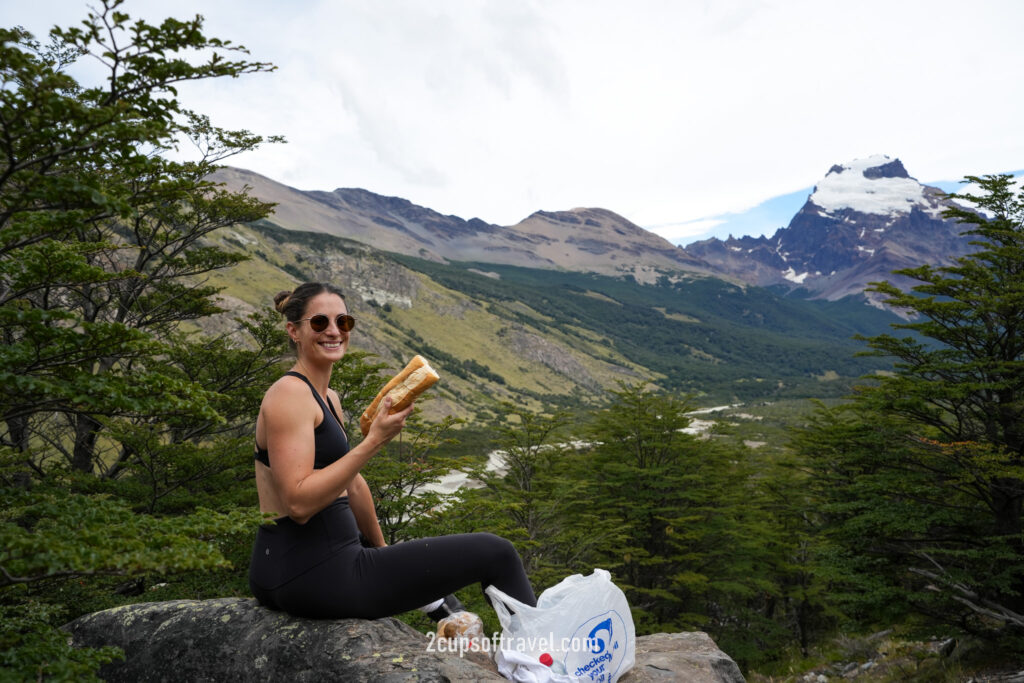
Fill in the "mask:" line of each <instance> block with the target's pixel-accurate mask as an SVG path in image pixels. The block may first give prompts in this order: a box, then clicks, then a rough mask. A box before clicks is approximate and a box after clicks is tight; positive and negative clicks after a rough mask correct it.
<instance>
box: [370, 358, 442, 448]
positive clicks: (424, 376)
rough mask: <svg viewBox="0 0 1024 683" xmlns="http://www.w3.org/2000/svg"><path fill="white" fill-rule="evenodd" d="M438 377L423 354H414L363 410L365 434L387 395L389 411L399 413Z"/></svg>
mask: <svg viewBox="0 0 1024 683" xmlns="http://www.w3.org/2000/svg"><path fill="white" fill-rule="evenodd" d="M438 379H440V377H438V374H437V373H436V372H435V371H434V369H433V368H432V367H430V363H428V362H427V360H426V359H425V358H424V357H423V356H420V355H417V356H414V357H413V359H412V360H411V361H409V364H408V365H406V366H405V367H404V368H403V369H402V371H401V372H399V373H398V374H397V375H395V376H394V377H392V378H391V380H390V381H388V383H387V384H385V385H384V388H382V389H381V390H380V391H379V392H378V393H377V397H376V398H374V399H373V402H372V403H370V405H369V407H368V408H367V409H366V410H364V411H363V414H362V416H361V417H360V418H359V427H360V429H362V430H363V434H366V433H367V432H368V431H370V423H371V422H373V418H374V417H375V416H376V415H377V410H378V409H379V408H380V406H381V403H383V401H384V398H385V397H386V396H391V410H390V411H388V412H389V413H392V414H393V413H397V412H398V411H400V410H404V409H405V408H406V407H408V405H409V404H410V403H412V402H413V401H414V400H415V399H416V397H417V396H419V395H420V394H422V393H423V392H424V391H426V390H427V389H428V388H430V387H431V386H432V385H433V384H434V383H435V382H436V381H437V380H438Z"/></svg>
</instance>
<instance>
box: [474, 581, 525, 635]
mask: <svg viewBox="0 0 1024 683" xmlns="http://www.w3.org/2000/svg"><path fill="white" fill-rule="evenodd" d="M484 593H486V594H487V595H489V596H490V598H491V607H492V608H494V611H495V612H496V613H497V615H498V621H499V622H500V623H501V626H502V628H508V627H509V624H511V622H512V612H510V611H509V607H510V606H511V607H512V609H514V610H515V611H516V613H517V614H524V613H526V612H528V611H531V610H534V609H536V608H535V607H531V606H530V605H527V604H526V603H525V602H520V601H519V600H516V599H515V598H513V597H512V596H511V595H509V594H507V593H505V592H503V591H502V590H501V589H500V588H498V587H497V586H488V587H487V588H485V589H484Z"/></svg>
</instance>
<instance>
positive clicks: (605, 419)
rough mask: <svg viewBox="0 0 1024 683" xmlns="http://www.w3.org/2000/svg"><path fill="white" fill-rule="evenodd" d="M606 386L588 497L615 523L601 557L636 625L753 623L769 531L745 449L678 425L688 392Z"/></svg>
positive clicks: (737, 627) (765, 572)
mask: <svg viewBox="0 0 1024 683" xmlns="http://www.w3.org/2000/svg"><path fill="white" fill-rule="evenodd" d="M612 394H613V396H612V400H611V402H610V404H609V405H608V406H607V407H605V408H602V409H600V410H599V411H597V412H596V414H595V416H594V419H593V420H592V422H591V424H590V426H589V429H588V430H587V437H588V440H589V441H590V442H591V443H593V444H594V446H593V453H592V455H591V456H590V458H589V460H588V463H587V465H588V469H589V471H590V477H591V479H592V480H593V481H594V482H595V495H594V496H593V497H592V499H591V501H590V504H591V506H593V507H595V508H597V509H599V510H600V511H601V514H602V515H604V516H606V517H609V518H611V519H615V520H617V521H618V523H619V525H620V531H621V536H620V537H619V538H618V539H616V540H617V542H616V543H615V544H614V545H611V546H605V547H604V548H602V559H603V561H604V562H605V563H606V564H605V566H607V567H608V568H609V569H613V570H614V571H615V572H616V577H617V578H618V579H620V580H622V581H623V582H624V587H625V588H626V589H627V595H628V596H629V597H630V605H631V607H632V608H633V610H634V618H635V619H637V621H638V629H639V630H643V631H654V630H665V629H668V630H678V629H680V628H694V627H704V628H707V629H709V630H711V631H714V632H717V634H718V635H726V634H727V633H728V635H727V637H732V636H738V635H740V632H744V631H750V630H757V629H758V628H760V627H759V626H758V627H753V625H752V620H755V618H756V613H757V610H758V609H761V608H762V606H761V604H760V603H761V599H760V596H761V595H763V594H764V593H766V592H771V591H773V590H775V587H774V585H773V584H772V583H771V579H770V576H771V573H770V567H771V562H770V560H769V558H770V554H771V552H772V541H773V539H774V536H775V534H773V533H772V532H771V530H770V529H769V527H768V525H767V521H766V517H765V516H764V515H762V514H760V509H759V497H758V494H757V489H756V488H755V487H754V486H753V485H752V480H751V473H750V471H749V470H748V468H747V466H746V463H745V457H744V456H743V454H741V453H739V452H732V451H730V450H728V449H726V448H724V447H722V446H720V445H719V444H717V443H716V442H714V441H712V440H700V439H698V438H697V437H695V436H693V435H692V434H688V433H686V431H685V429H686V427H687V426H688V425H689V424H690V421H691V418H690V417H689V416H688V414H687V413H689V412H690V410H691V409H692V406H691V403H690V399H689V398H683V399H680V398H677V397H675V396H672V395H670V394H664V393H661V392H658V391H653V390H650V389H648V388H645V387H644V386H642V385H633V386H625V385H624V386H622V387H621V388H620V389H619V390H618V391H615V392H612ZM748 635H749V634H748ZM744 637H746V636H744ZM755 638H756V636H755ZM736 646H738V641H737V645H736ZM745 647H746V646H745ZM734 656H735V655H734Z"/></svg>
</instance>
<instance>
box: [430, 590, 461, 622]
mask: <svg viewBox="0 0 1024 683" xmlns="http://www.w3.org/2000/svg"><path fill="white" fill-rule="evenodd" d="M465 611H466V608H465V607H463V606H462V603H461V602H459V599H458V598H457V597H455V596H454V595H452V594H448V595H446V596H444V600H443V602H442V603H441V604H440V605H439V606H438V607H435V608H434V609H432V610H430V611H429V612H427V616H428V617H430V618H431V619H433V620H434V621H441V620H442V619H444V618H445V617H447V616H450V615H452V614H455V613H456V612H465Z"/></svg>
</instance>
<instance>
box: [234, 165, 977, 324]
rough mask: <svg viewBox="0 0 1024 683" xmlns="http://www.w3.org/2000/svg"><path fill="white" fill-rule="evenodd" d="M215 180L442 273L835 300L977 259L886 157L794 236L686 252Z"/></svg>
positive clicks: (601, 232) (818, 189)
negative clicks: (904, 271)
mask: <svg viewBox="0 0 1024 683" xmlns="http://www.w3.org/2000/svg"><path fill="white" fill-rule="evenodd" d="M214 179H215V180H218V181H220V182H224V183H225V184H226V185H227V186H228V187H229V188H232V189H241V188H242V187H249V188H250V191H251V193H252V194H254V195H255V196H258V197H260V198H261V199H265V200H268V201H274V202H277V203H278V205H277V207H276V209H275V213H274V215H273V217H272V218H271V220H272V222H273V223H274V224H276V225H279V226H281V227H284V228H286V229H289V230H302V231H312V232H322V233H327V234H331V235H336V236H340V237H345V238H348V239H352V240H356V241H359V242H363V243H365V244H369V245H371V246H373V247H374V248H376V249H380V250H383V251H388V252H393V253H399V254H405V255H409V256H415V257H417V258H423V259H429V260H434V261H437V262H441V263H446V262H453V261H454V262H476V263H481V264H487V263H494V264H502V265H511V266H520V267H527V268H540V269H555V270H570V271H579V272H592V273H600V274H603V275H611V276H617V277H623V276H627V277H631V278H633V279H634V280H636V281H637V282H639V283H641V284H652V283H655V282H658V281H659V280H661V279H664V278H667V279H668V280H670V281H679V280H687V279H693V278H700V277H708V276H713V277H718V278H722V279H725V280H727V281H730V282H736V283H744V284H750V285H756V286H775V287H779V288H782V289H783V290H785V291H789V292H799V293H800V294H801V295H803V296H806V297H809V298H822V299H826V300H829V301H834V300H837V299H841V298H843V297H846V296H856V295H861V294H862V293H863V292H864V289H865V288H866V287H867V286H868V285H869V283H870V282H873V281H878V280H890V281H893V282H895V283H896V284H897V285H901V286H910V285H911V284H913V283H911V282H909V281H907V280H905V279H903V278H900V277H899V276H893V275H892V271H894V270H896V269H900V268H908V267H913V266H917V265H920V264H922V263H930V264H936V265H943V264H948V263H951V262H952V261H953V260H954V259H955V258H957V257H959V256H962V255H964V254H966V253H968V252H969V251H970V250H971V249H972V247H971V246H970V245H969V243H968V239H967V238H965V237H964V236H962V235H961V231H962V226H960V225H959V224H958V223H956V222H955V221H952V220H948V219H945V218H943V215H942V212H943V210H944V209H945V208H947V207H949V206H950V204H951V201H952V200H950V199H949V198H947V197H946V196H945V194H944V193H943V192H942V190H940V189H938V188H935V187H929V186H926V185H923V184H921V183H919V182H918V181H917V180H916V179H914V178H913V177H911V176H910V175H909V173H908V172H907V170H906V168H905V167H904V166H903V163H902V162H901V161H900V160H899V159H893V158H890V157H888V156H884V155H878V156H873V157H868V158H866V159H859V160H855V161H852V162H848V163H844V164H837V165H834V166H833V167H832V168H831V169H829V171H828V173H827V174H826V175H825V177H824V178H823V179H822V180H821V181H819V183H818V184H817V185H816V186H815V187H814V190H813V192H812V193H811V194H810V196H808V198H807V201H806V202H805V204H804V205H803V207H802V208H801V209H800V210H799V211H798V212H797V213H796V215H795V216H793V218H792V220H791V221H790V223H789V224H788V226H786V227H784V228H780V229H779V230H777V231H776V232H775V233H774V234H773V235H772V236H770V237H749V236H746V237H740V238H734V237H730V238H729V239H727V240H720V239H717V238H712V239H708V240H704V241H700V242H694V243H692V244H689V245H687V246H686V247H685V248H683V247H679V246H676V245H673V244H671V243H670V242H668V241H667V240H665V239H663V238H661V237H659V236H658V235H655V234H654V233H652V232H649V231H647V230H645V229H643V228H641V227H640V226H638V225H636V224H634V223H632V222H631V221H629V220H628V219H626V218H624V217H622V216H620V215H618V214H616V213H614V212H612V211H609V210H607V209H601V208H576V209H571V210H566V211H537V212H535V213H533V214H531V215H530V216H528V217H526V218H524V219H523V220H522V221H520V222H519V223H517V224H515V225H511V226H499V225H495V224H491V223H487V222H486V221H483V220H481V219H479V218H472V219H470V220H464V219H462V218H459V217H457V216H450V215H443V214H440V213H438V212H436V211H433V210H431V209H428V208H425V207H421V206H418V205H416V204H414V203H412V202H410V201H408V200H406V199H401V198H398V197H386V196H382V195H378V194H375V193H373V192H369V191H367V190H363V189H353V188H339V189H336V190H334V191H332V192H325V191H300V190H296V189H294V188H290V187H288V186H286V185H283V184H281V183H278V182H276V181H273V180H271V179H269V178H266V177H263V176H260V175H258V174H256V173H253V172H251V171H246V170H244V169H238V168H224V169H222V170H220V171H218V173H217V174H216V175H215V176H214ZM868 300H869V301H870V302H871V303H874V304H876V305H878V304H879V302H878V301H877V300H873V297H872V296H871V295H868Z"/></svg>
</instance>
